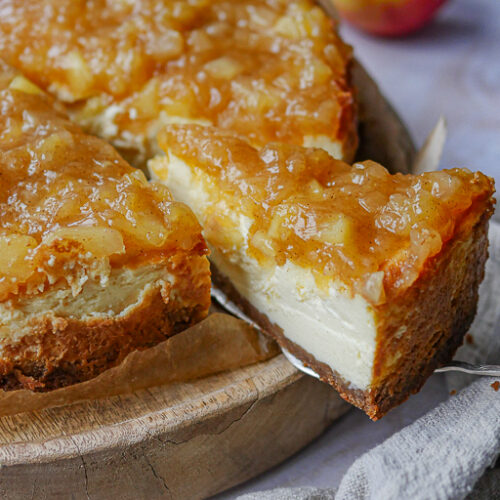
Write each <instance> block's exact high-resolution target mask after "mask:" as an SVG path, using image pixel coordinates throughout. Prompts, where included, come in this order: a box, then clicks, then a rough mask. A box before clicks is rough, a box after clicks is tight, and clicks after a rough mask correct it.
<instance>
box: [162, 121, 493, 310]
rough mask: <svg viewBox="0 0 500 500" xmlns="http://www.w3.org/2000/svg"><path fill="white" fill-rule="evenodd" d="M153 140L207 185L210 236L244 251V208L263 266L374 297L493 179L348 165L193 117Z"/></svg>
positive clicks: (442, 238) (403, 281)
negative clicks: (262, 142)
mask: <svg viewBox="0 0 500 500" xmlns="http://www.w3.org/2000/svg"><path fill="white" fill-rule="evenodd" d="M159 141H160V146H161V147H162V148H163V149H164V150H165V151H166V152H168V154H171V155H174V156H175V157H177V158H180V159H181V160H182V161H184V162H185V163H186V164H188V165H190V166H192V169H193V175H194V176H195V177H196V178H197V179H201V181H202V182H203V185H204V188H205V189H207V190H209V191H210V193H211V194H210V199H211V200H214V201H213V203H212V205H211V206H207V207H204V209H203V210H202V211H201V213H197V215H198V216H199V218H200V221H201V222H202V225H203V226H204V228H205V237H206V238H207V241H208V242H209V243H211V244H213V245H215V246H217V247H218V248H219V249H220V250H222V251H224V252H228V253H230V252H232V251H234V250H235V249H238V250H239V251H241V249H242V247H243V246H244V245H245V241H244V239H243V238H242V237H241V234H240V230H239V227H240V226H239V222H238V220H236V219H235V217H234V214H243V215H244V216H246V217H247V218H248V220H250V221H251V225H250V230H249V236H248V242H247V243H248V254H249V255H250V256H252V257H254V258H256V259H258V260H259V261H260V262H261V263H262V264H263V265H266V264H271V265H275V264H277V265H283V264H285V262H287V261H290V262H293V263H295V264H297V265H299V266H301V267H303V268H310V269H311V270H312V271H313V273H314V275H315V277H316V279H317V282H318V283H319V284H320V285H321V286H328V283H329V282H331V280H332V279H337V280H340V281H342V282H343V283H345V284H346V285H348V286H349V287H350V289H353V290H355V291H357V292H359V293H361V294H362V295H363V296H365V298H367V299H368V300H370V302H372V303H373V304H381V303H383V302H384V301H385V300H386V299H387V297H388V296H391V295H395V294H398V293H401V292H402V291H403V290H404V289H406V288H408V287H409V286H410V285H411V284H412V283H413V282H415V280H416V279H417V278H418V276H419V275H420V273H421V271H422V269H423V267H424V265H425V264H426V262H427V261H428V259H430V258H432V257H433V256H434V255H437V254H438V253H439V252H440V251H441V250H442V248H443V246H444V245H445V244H446V242H447V241H449V240H450V239H451V238H452V237H453V236H454V235H456V234H457V231H459V230H460V227H462V228H463V225H464V224H465V223H466V221H469V222H470V223H475V222H476V221H477V219H478V217H479V216H480V215H481V214H482V213H483V212H484V211H485V210H489V209H490V207H491V205H492V199H491V196H492V194H493V191H494V188H493V180H492V179H490V178H488V177H486V176H485V175H483V174H481V173H479V172H477V173H471V172H470V171H468V170H466V169H452V170H446V171H439V172H432V173H426V174H423V175H419V176H413V175H402V174H396V175H391V174H389V172H388V171H387V170H386V169H385V168H383V167H382V166H381V165H379V164H377V163H374V162H371V161H367V162H363V163H356V164H354V165H353V166H350V165H348V164H347V163H344V162H342V161H339V160H335V159H333V158H332V157H330V156H329V155H328V154H327V153H326V152H325V151H323V150H320V149H313V148H302V147H299V146H292V145H286V144H278V143H274V144H269V145H267V146H265V147H264V148H262V149H260V150H258V149H256V148H254V147H252V146H250V145H248V144H247V143H245V142H244V141H242V140H240V139H238V138H235V137H233V136H230V135H228V134H223V133H221V132H220V131H217V130H215V129H209V128H204V127H198V126H194V125H191V126H170V127H168V128H167V129H166V130H165V131H163V132H162V133H161V134H160V137H159ZM165 161H166V163H167V168H168V160H165ZM221 228H224V231H221ZM221 233H225V234H226V236H224V237H221ZM228 234H229V235H231V234H234V237H231V236H228Z"/></svg>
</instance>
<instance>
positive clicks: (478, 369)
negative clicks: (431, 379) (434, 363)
mask: <svg viewBox="0 0 500 500" xmlns="http://www.w3.org/2000/svg"><path fill="white" fill-rule="evenodd" d="M434 371H435V372H438V373H439V372H453V371H455V372H464V373H472V374H473V375H489V376H490V377H500V366H499V365H473V364H472V363H466V362H465V361H450V362H449V363H448V364H447V365H446V366H442V367H441V368H437V369H436V370H434Z"/></svg>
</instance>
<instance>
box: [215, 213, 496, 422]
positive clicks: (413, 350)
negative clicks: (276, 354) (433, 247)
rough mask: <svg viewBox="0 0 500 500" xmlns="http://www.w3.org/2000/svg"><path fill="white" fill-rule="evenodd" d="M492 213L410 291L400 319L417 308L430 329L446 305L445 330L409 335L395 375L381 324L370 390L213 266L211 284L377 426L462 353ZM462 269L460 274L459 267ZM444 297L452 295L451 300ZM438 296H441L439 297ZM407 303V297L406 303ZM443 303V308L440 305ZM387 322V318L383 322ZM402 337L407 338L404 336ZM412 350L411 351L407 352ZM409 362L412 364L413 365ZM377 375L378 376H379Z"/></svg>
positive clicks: (458, 239) (435, 262)
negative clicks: (319, 356) (294, 338)
mask: <svg viewBox="0 0 500 500" xmlns="http://www.w3.org/2000/svg"><path fill="white" fill-rule="evenodd" d="M489 216H490V213H489V212H487V213H485V214H484V215H483V216H482V218H481V219H480V220H479V222H478V223H477V224H476V225H475V226H474V228H473V229H472V231H471V232H470V233H469V234H467V235H458V236H456V237H455V238H454V239H453V240H452V241H451V242H450V243H449V244H448V245H447V247H446V248H445V250H444V251H443V252H441V254H439V255H438V256H437V257H436V258H435V259H433V262H431V263H429V265H428V266H427V268H426V270H425V271H424V273H423V274H422V275H421V276H420V278H419V279H418V280H417V282H416V283H415V284H414V286H413V287H412V288H411V289H410V291H409V294H410V296H409V297H408V298H407V299H408V301H407V303H406V304H405V305H404V307H402V304H398V306H399V315H400V316H401V314H403V316H404V312H405V311H404V310H403V309H405V310H406V312H409V311H410V310H411V309H413V308H415V307H416V306H417V305H418V316H419V318H420V319H421V320H423V322H422V321H421V322H420V323H418V326H419V328H420V327H421V326H422V325H424V326H425V318H426V317H427V316H428V314H429V313H430V311H431V310H432V309H434V310H435V308H436V304H443V307H445V308H446V310H442V311H440V314H442V316H443V317H444V318H445V321H443V326H442V328H439V329H438V330H435V329H434V327H433V326H431V328H429V329H428V330H429V331H415V330H414V331H409V332H407V333H406V334H405V335H406V336H407V337H408V339H407V340H406V341H405V340H403V343H402V344H400V346H401V347H402V350H403V352H404V353H405V356H403V358H402V359H401V361H400V363H398V364H397V365H395V367H393V369H392V370H391V369H389V368H387V367H385V371H384V370H383V368H382V365H383V363H384V361H385V360H386V354H387V353H388V352H389V350H390V348H389V346H388V345H387V342H389V343H392V344H393V349H394V344H397V343H398V341H397V340H395V339H394V336H392V335H388V336H387V338H385V340H386V342H385V343H384V337H386V336H385V329H386V328H389V326H388V325H389V323H390V320H389V321H382V323H381V324H382V328H379V333H378V337H377V353H376V359H375V379H374V383H373V384H372V386H371V387H370V388H369V389H367V390H361V389H356V388H353V387H352V386H351V385H350V383H349V382H348V381H346V380H345V379H344V378H343V377H342V376H340V374H339V373H337V372H336V371H334V370H332V369H331V367H330V366H328V365H326V364H325V363H321V362H319V361H318V360H316V359H315V358H314V357H313V356H312V355H311V354H309V353H308V352H306V351H305V350H304V349H303V348H301V347H300V346H298V345H297V344H295V343H294V342H291V341H290V340H289V339H287V338H286V336H285V334H284V332H283V330H282V329H281V328H280V327H279V326H278V325H276V324H274V323H272V322H271V321H270V320H269V318H268V317H267V316H266V315H265V314H263V313H262V312H260V311H258V310H257V309H256V308H255V307H254V306H253V305H252V304H250V303H249V302H248V300H246V299H245V298H244V297H242V296H241V295H240V294H239V293H238V292H237V291H236V289H235V288H234V286H233V285H232V284H231V282H230V281H229V280H228V278H227V277H225V276H224V275H222V274H221V273H220V272H219V271H218V270H217V269H216V268H215V267H214V265H213V264H212V280H213V283H214V284H215V286H217V287H219V288H220V289H221V290H223V291H224V292H225V293H226V294H227V295H228V296H229V297H230V298H231V300H232V301H233V302H235V303H236V304H237V305H238V306H239V307H240V308H241V309H242V310H243V311H244V312H245V314H247V315H248V316H249V317H250V318H252V319H253V320H254V321H255V322H256V323H257V324H258V325H259V326H260V327H261V328H262V330H263V331H264V332H265V333H267V334H268V335H270V336H271V337H273V338H274V339H275V340H276V341H277V342H278V343H279V344H280V345H281V346H282V347H284V348H285V349H287V350H288V351H289V352H291V353H292V354H293V355H294V356H296V357H297V358H298V359H300V360H301V361H302V362H303V363H304V364H305V365H306V366H308V367H310V368H312V369H313V370H314V371H315V372H316V373H317V374H318V375H319V376H320V379H321V380H322V381H323V382H326V383H328V384H330V385H332V386H333V387H334V388H335V389H336V390H337V391H338V392H339V394H340V395H341V396H342V398H344V399H345V400H346V401H348V402H350V403H351V404H353V405H355V406H357V407H358V408H360V409H362V410H363V411H365V412H366V413H367V415H368V416H369V417H370V418H371V419H372V420H378V419H380V418H381V417H383V416H384V415H385V414H386V413H387V412H388V411H389V410H391V409H392V408H394V407H395V406H397V405H399V404H401V403H402V402H404V401H405V400H406V399H408V397H409V396H410V395H411V394H414V393H416V392H418V391H419V390H420V389H421V387H422V386H423V385H424V383H425V381H426V380H427V378H428V377H429V376H430V375H431V374H432V373H433V371H434V370H435V369H436V368H437V367H439V366H441V365H443V364H446V363H448V362H449V361H450V360H451V359H452V358H453V356H454V354H455V351H456V350H457V348H458V347H459V346H460V345H461V344H462V342H463V338H464V336H465V334H466V333H467V332H468V330H469V327H470V325H471V323H472V321H473V319H474V316H475V314H476V308H477V301H478V288H479V284H480V283H481V281H482V279H483V277H484V264H485V262H486V259H487V256H488V239H487V233H488V220H489ZM467 242H470V245H466V247H467V248H468V252H467V255H466V257H465V259H464V260H462V261H461V262H460V261H459V262H457V257H458V258H462V257H463V252H461V250H462V249H463V245H464V244H466V243H467ZM457 264H461V265H462V268H461V269H460V270H459V272H458V273H457V272H456V271H457V270H456V269H455V267H456V266H457ZM433 289H437V293H432V292H431V293H430V295H429V294H428V295H429V296H428V298H427V300H425V302H424V303H419V302H418V301H413V300H411V299H412V298H413V299H414V298H415V296H414V294H415V293H417V292H418V291H420V293H422V292H423V293H424V294H425V293H427V291H428V290H433ZM445 294H448V295H452V296H453V297H452V298H451V300H450V297H446V296H445ZM435 295H437V296H435ZM404 299H405V298H404V297H403V299H402V300H404ZM437 299H440V301H439V302H436V300H437ZM381 314H383V315H385V316H387V318H390V317H391V311H390V310H386V311H382V312H381ZM384 319H386V318H384ZM405 335H403V338H404V336H405ZM405 349H407V350H405ZM408 361H410V362H409V363H408ZM377 372H379V373H378V374H377Z"/></svg>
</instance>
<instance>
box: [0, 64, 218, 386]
mask: <svg viewBox="0 0 500 500" xmlns="http://www.w3.org/2000/svg"><path fill="white" fill-rule="evenodd" d="M0 69H1V71H0V75H1V76H0V108H1V110H2V111H1V113H0V222H1V227H0V387H1V388H3V389H18V388H23V387H24V388H27V389H32V390H48V389H53V388H56V387H61V386H64V385H68V384H71V383H75V382H79V381H83V380H87V379H90V378H92V377H94V376H96V375H98V374H99V373H100V372H102V371H103V370H105V369H107V368H109V367H111V366H114V365H116V364H118V363H119V362H120V361H121V360H122V359H123V358H124V357H125V356H126V355H127V354H128V353H129V352H131V351H133V350H136V349H144V348H147V347H149V346H153V345H155V344H157V343H158V342H161V341H163V340H165V339H166V338H167V337H169V336H171V335H173V334H175V333H177V332H179V331H181V330H183V329H184V328H186V327H188V326H190V325H192V324H194V323H196V322H197V321H199V320H201V319H202V318H204V317H205V316H206V315H207V312H208V307H209V304H210V272H209V264H208V260H207V257H206V254H207V248H206V244H205V242H204V240H203V237H202V235H201V228H200V226H199V224H198V222H197V220H196V218H195V216H194V215H193V213H192V212H191V210H190V209H189V208H188V207H187V206H186V205H184V204H183V203H179V202H175V201H173V200H172V198H171V195H170V193H169V191H168V189H167V188H165V187H164V186H162V185H160V184H157V183H151V184H149V183H148V182H147V181H146V178H145V177H144V174H143V173H142V172H141V171H139V170H135V169H133V168H132V167H130V166H129V165H128V164H127V163H126V162H125V161H124V160H123V159H122V158H121V157H120V155H119V154H118V153H117V152H116V151H115V150H114V149H113V148H112V147H111V146H110V145H109V144H107V143H105V142H104V141H102V140H101V139H97V138H96V137H92V136H89V135H86V134H84V133H83V132H82V131H81V130H80V129H79V128H78V127H77V126H76V125H74V124H72V123H71V122H70V121H69V120H68V118H67V117H66V116H65V115H64V114H62V113H60V112H58V111H56V110H55V109H54V108H53V102H52V101H51V99H50V98H49V97H48V96H46V95H44V94H43V93H42V91H41V90H40V89H39V88H38V87H37V86H36V85H34V84H33V83H32V82H30V81H29V80H27V79H25V78H24V77H23V76H20V75H18V74H16V73H14V72H12V71H11V70H10V69H9V68H4V67H3V66H2V67H0Z"/></svg>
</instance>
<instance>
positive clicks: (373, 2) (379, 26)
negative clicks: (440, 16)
mask: <svg viewBox="0 0 500 500" xmlns="http://www.w3.org/2000/svg"><path fill="white" fill-rule="evenodd" d="M331 1H332V2H333V4H334V5H335V7H336V8H337V10H338V12H339V13H340V15H341V16H342V17H343V18H344V19H345V20H346V21H348V22H349V23H351V24H352V25H353V26H356V27H357V28H359V29H361V30H363V31H367V32H368V33H373V34H374V35H383V36H400V35H407V34H408V33H412V32H413V31H416V30H418V29H419V28H421V27H423V26H424V25H425V24H427V22H429V21H430V20H431V19H432V17H433V16H434V14H435V13H436V11H437V9H438V8H439V7H441V5H443V4H444V3H445V1H446V0H331Z"/></svg>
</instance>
